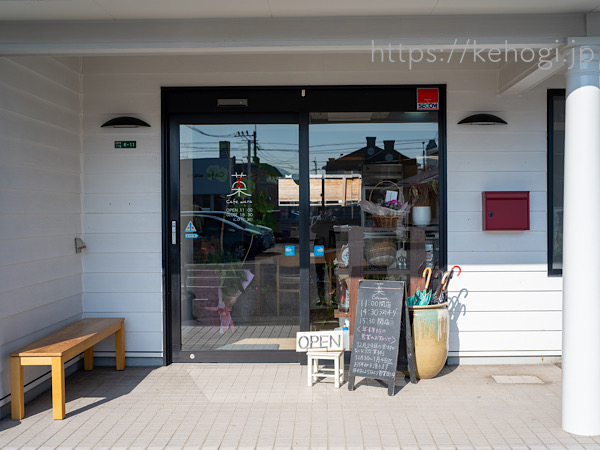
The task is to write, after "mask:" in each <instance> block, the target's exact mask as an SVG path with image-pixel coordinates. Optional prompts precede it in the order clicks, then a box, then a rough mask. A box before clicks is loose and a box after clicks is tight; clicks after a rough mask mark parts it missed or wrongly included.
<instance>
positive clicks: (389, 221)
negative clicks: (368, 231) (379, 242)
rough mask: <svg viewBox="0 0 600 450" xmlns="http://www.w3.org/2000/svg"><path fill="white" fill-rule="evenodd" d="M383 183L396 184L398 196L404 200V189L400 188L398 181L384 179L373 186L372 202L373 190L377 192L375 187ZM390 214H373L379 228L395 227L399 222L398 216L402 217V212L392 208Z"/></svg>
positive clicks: (370, 195)
mask: <svg viewBox="0 0 600 450" xmlns="http://www.w3.org/2000/svg"><path fill="white" fill-rule="evenodd" d="M383 183H390V184H393V185H394V186H396V187H397V188H398V196H399V198H400V200H401V201H402V202H404V194H403V193H402V189H401V188H400V186H398V185H397V184H396V183H394V182H393V181H389V180H383V181H380V182H379V183H377V184H376V185H375V186H373V189H372V190H371V193H370V194H369V201H370V202H371V201H372V200H371V197H373V192H375V189H376V188H377V187H378V186H379V185H380V184H383ZM389 211H390V214H389V215H386V216H376V215H373V221H374V222H375V226H376V227H379V228H395V227H396V226H397V224H398V217H400V215H401V213H399V212H397V211H395V210H393V209H390V210H389Z"/></svg>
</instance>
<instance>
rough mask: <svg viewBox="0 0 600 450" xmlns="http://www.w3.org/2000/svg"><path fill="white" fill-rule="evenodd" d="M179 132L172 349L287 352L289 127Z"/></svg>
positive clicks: (294, 207)
mask: <svg viewBox="0 0 600 450" xmlns="http://www.w3.org/2000/svg"><path fill="white" fill-rule="evenodd" d="M178 131H179V214H180V220H179V227H180V230H179V235H180V237H181V239H180V264H181V266H180V271H181V272H180V273H181V287H180V319H181V320H180V323H181V330H180V331H181V347H180V351H181V352H183V354H186V355H188V356H189V357H190V358H192V355H193V358H194V359H196V357H198V358H199V359H201V360H207V361H210V360H212V359H213V357H212V356H210V354H209V353H210V352H215V353H221V354H223V353H226V352H236V351H244V352H248V351H280V350H289V351H295V335H296V332H297V331H299V311H300V306H299V305H300V294H299V293H300V281H299V247H298V243H299V214H298V208H299V197H298V159H299V158H298V126H297V125H290V124H253V123H246V124H220V125H206V124H204V125H203V124H191V123H190V124H180V125H179V130H178ZM225 358H227V357H226V356H225ZM230 359H231V360H235V357H230Z"/></svg>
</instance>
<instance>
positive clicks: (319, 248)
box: [315, 245, 325, 256]
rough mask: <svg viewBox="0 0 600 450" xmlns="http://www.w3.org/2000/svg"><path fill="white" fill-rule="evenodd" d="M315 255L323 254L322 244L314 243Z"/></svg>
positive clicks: (323, 247)
mask: <svg viewBox="0 0 600 450" xmlns="http://www.w3.org/2000/svg"><path fill="white" fill-rule="evenodd" d="M315 256H325V246H324V245H315Z"/></svg>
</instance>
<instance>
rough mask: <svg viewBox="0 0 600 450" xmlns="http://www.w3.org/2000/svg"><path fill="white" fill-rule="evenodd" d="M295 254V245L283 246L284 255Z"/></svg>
mask: <svg viewBox="0 0 600 450" xmlns="http://www.w3.org/2000/svg"><path fill="white" fill-rule="evenodd" d="M295 254H296V247H295V246H293V245H286V246H285V256H294V255H295Z"/></svg>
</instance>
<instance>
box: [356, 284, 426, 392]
mask: <svg viewBox="0 0 600 450" xmlns="http://www.w3.org/2000/svg"><path fill="white" fill-rule="evenodd" d="M403 320H404V322H405V323H404V327H405V329H407V330H409V331H408V333H407V334H406V336H405V333H403V338H404V339H403V342H400V329H401V325H402V321H403ZM407 344H408V345H407ZM401 345H403V346H407V350H409V353H410V357H411V358H410V359H411V360H410V362H411V363H412V362H414V359H412V339H411V336H410V325H409V319H408V307H407V305H406V300H405V287H404V282H402V281H377V280H361V281H360V282H359V285H358V298H357V304H356V316H355V321H354V340H353V344H352V355H351V357H350V377H349V380H348V389H349V390H353V389H354V381H355V380H354V377H356V376H359V377H366V378H375V379H379V380H387V381H388V395H393V394H394V385H395V379H396V364H397V362H398V349H399V346H401ZM410 366H412V367H410ZM409 372H410V375H411V381H413V382H415V376H414V364H409Z"/></svg>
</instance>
